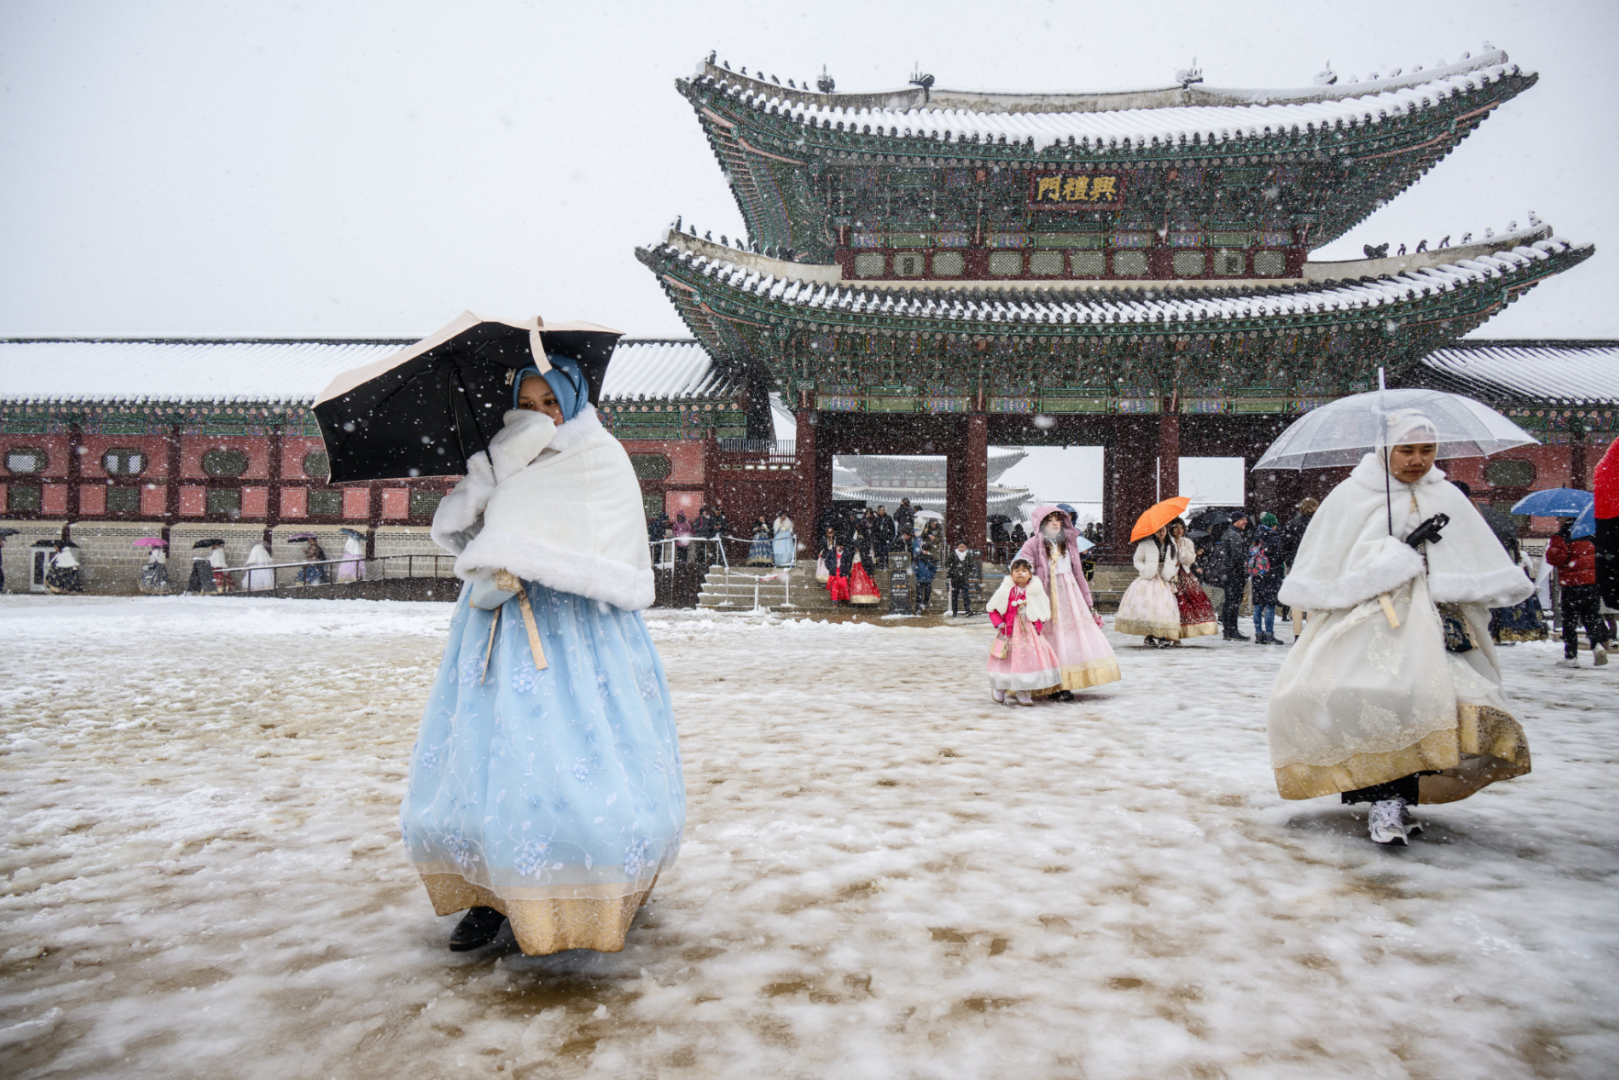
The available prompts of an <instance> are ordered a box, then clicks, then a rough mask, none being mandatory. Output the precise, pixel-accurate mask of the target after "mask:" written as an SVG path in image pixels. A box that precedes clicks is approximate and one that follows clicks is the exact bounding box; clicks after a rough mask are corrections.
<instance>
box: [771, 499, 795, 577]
mask: <svg viewBox="0 0 1619 1080" xmlns="http://www.w3.org/2000/svg"><path fill="white" fill-rule="evenodd" d="M771 533H772V535H773V536H774V537H775V539H774V540H773V541H772V542H771V543H772V546H773V547H774V549H775V552H774V553H775V556H776V565H777V566H792V565H793V564H794V563H795V562H797V561H798V537H797V536H795V535H794V534H793V519H792V518H790V517H788V516H787V511H785V510H783V511H782V512H781V513H779V514H777V515H776V520H775V522H774V523H772V525H771Z"/></svg>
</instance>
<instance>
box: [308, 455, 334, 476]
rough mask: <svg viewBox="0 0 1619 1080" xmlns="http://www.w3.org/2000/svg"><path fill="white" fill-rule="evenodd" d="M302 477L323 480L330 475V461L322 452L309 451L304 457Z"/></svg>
mask: <svg viewBox="0 0 1619 1080" xmlns="http://www.w3.org/2000/svg"><path fill="white" fill-rule="evenodd" d="M303 466H304V475H305V476H312V477H314V478H315V479H316V480H324V479H326V478H327V477H328V476H330V475H332V459H331V458H330V457H328V456H327V455H326V451H324V450H311V451H310V452H309V453H307V454H305V455H304V461H303Z"/></svg>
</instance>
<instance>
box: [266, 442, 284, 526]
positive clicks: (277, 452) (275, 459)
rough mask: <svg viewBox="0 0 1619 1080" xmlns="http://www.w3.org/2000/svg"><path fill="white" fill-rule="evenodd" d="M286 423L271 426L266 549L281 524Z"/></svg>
mask: <svg viewBox="0 0 1619 1080" xmlns="http://www.w3.org/2000/svg"><path fill="white" fill-rule="evenodd" d="M285 427H286V425H285V423H276V424H271V425H270V497H269V499H268V500H266V501H267V503H268V505H267V506H266V507H265V514H264V543H265V545H266V547H268V545H269V544H270V541H271V539H272V537H273V536H274V532H273V530H274V529H275V527H276V526H277V525H279V524H281V477H282V476H283V475H284V473H283V469H284V468H285V466H284V465H283V464H282V458H283V456H284V455H285V453H286V444H287V439H286V432H285Z"/></svg>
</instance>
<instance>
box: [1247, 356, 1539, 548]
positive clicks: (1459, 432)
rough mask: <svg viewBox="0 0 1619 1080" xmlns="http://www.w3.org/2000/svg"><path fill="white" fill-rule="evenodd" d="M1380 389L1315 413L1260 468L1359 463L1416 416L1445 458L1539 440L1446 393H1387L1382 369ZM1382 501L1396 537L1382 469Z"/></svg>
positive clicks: (1274, 446)
mask: <svg viewBox="0 0 1619 1080" xmlns="http://www.w3.org/2000/svg"><path fill="white" fill-rule="evenodd" d="M1377 381H1378V389H1376V390H1373V391H1372V392H1371V393H1368V394H1354V395H1352V396H1350V397H1346V398H1339V399H1338V400H1337V401H1334V402H1331V403H1329V404H1326V405H1323V406H1321V407H1320V408H1319V409H1312V410H1311V411H1310V412H1307V413H1305V414H1304V415H1303V416H1301V417H1299V418H1298V419H1297V420H1295V421H1293V423H1291V424H1289V425H1288V427H1287V430H1286V431H1284V432H1282V434H1281V435H1280V436H1278V437H1277V439H1276V441H1275V442H1273V443H1271V444H1270V446H1269V447H1267V448H1266V450H1265V452H1264V454H1262V455H1261V456H1260V458H1259V461H1258V463H1257V464H1255V465H1254V468H1256V469H1326V468H1331V467H1333V466H1335V465H1336V466H1342V465H1358V464H1360V459H1361V457H1362V456H1363V455H1364V454H1366V453H1367V452H1369V451H1372V450H1377V449H1378V448H1380V447H1382V446H1383V445H1384V441H1385V440H1384V432H1385V431H1387V430H1388V428H1389V427H1390V426H1391V425H1392V424H1393V423H1396V422H1401V420H1402V418H1404V417H1406V416H1408V415H1409V414H1411V413H1421V414H1422V415H1424V416H1426V417H1427V418H1428V419H1429V420H1431V421H1432V422H1433V427H1434V433H1435V436H1436V438H1435V441H1436V442H1437V443H1438V444H1439V454H1438V456H1439V457H1441V458H1463V457H1489V456H1490V455H1491V454H1498V453H1500V452H1501V451H1503V450H1511V449H1512V448H1513V447H1515V446H1529V445H1532V444H1534V443H1536V442H1539V440H1538V439H1536V438H1535V437H1534V436H1533V435H1531V434H1529V433H1528V432H1527V431H1525V430H1524V429H1523V428H1521V427H1519V426H1518V425H1517V424H1514V423H1513V422H1512V421H1511V420H1508V419H1507V418H1506V417H1504V416H1502V415H1501V414H1500V413H1498V412H1496V411H1495V410H1494V409H1492V408H1490V407H1489V406H1488V405H1485V404H1482V403H1480V402H1477V401H1474V400H1473V399H1472V398H1466V397H1462V396H1461V395H1460V394H1447V393H1445V392H1444V391H1442V390H1387V389H1384V388H1383V386H1382V383H1383V370H1382V369H1381V368H1379V369H1378V371H1377ZM1383 501H1384V504H1385V508H1386V509H1387V511H1388V522H1389V534H1390V535H1391V536H1392V535H1393V533H1394V504H1393V500H1392V499H1391V497H1390V495H1389V476H1388V470H1387V468H1385V469H1384V471H1383Z"/></svg>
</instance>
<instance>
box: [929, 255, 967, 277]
mask: <svg viewBox="0 0 1619 1080" xmlns="http://www.w3.org/2000/svg"><path fill="white" fill-rule="evenodd" d="M965 269H967V260H966V259H964V258H963V257H962V255H961V252H959V251H941V252H940V253H939V254H937V255H935V256H933V272H934V273H935V274H937V275H939V276H940V277H960V276H961V272H962V271H963V270H965Z"/></svg>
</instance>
